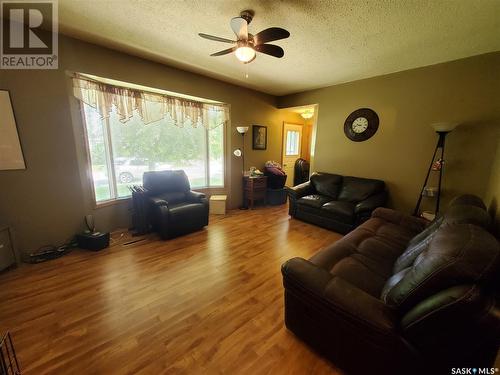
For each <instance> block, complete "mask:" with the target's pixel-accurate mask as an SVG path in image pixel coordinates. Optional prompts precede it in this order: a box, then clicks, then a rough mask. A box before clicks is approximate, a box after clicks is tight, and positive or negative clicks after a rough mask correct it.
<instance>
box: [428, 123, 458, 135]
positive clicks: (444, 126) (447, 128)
mask: <svg viewBox="0 0 500 375" xmlns="http://www.w3.org/2000/svg"><path fill="white" fill-rule="evenodd" d="M431 126H432V127H433V128H434V131H436V132H442V133H447V132H451V131H452V130H453V129H455V128H456V127H457V126H458V124H457V123H456V122H436V123H434V124H431Z"/></svg>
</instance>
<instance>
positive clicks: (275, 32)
mask: <svg viewBox="0 0 500 375" xmlns="http://www.w3.org/2000/svg"><path fill="white" fill-rule="evenodd" d="M289 36H290V33H289V32H288V31H287V30H285V29H282V28H281V27H270V28H269V29H265V30H262V31H261V32H260V33H257V34H256V35H254V37H253V40H254V43H255V45H259V44H264V43H267V42H273V41H275V40H280V39H285V38H288V37H289Z"/></svg>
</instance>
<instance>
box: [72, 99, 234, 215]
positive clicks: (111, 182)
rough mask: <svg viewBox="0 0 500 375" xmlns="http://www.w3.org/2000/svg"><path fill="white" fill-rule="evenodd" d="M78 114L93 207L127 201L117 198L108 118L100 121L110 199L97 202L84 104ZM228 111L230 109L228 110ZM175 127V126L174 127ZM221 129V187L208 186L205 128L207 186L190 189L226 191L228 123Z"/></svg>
mask: <svg viewBox="0 0 500 375" xmlns="http://www.w3.org/2000/svg"><path fill="white" fill-rule="evenodd" d="M79 105H80V113H81V119H82V126H83V130H84V136H85V148H86V155H87V176H88V180H89V183H90V190H91V193H92V199H93V201H94V205H95V207H102V206H107V205H110V204H115V203H119V202H122V201H125V200H129V199H131V198H132V196H131V195H129V196H126V197H119V196H118V187H117V186H116V172H115V168H114V159H113V142H112V139H111V131H110V124H109V117H108V118H105V119H102V121H103V125H104V129H103V138H104V148H105V152H106V169H107V172H108V184H109V190H110V198H109V199H103V200H99V201H98V200H97V197H96V191H95V186H94V176H93V173H92V158H91V155H90V144H89V136H88V131H87V119H86V116H85V108H84V106H85V104H84V103H82V102H80V103H79ZM228 111H230V109H229V108H228ZM174 126H175V125H174ZM219 126H220V127H222V185H212V186H211V185H210V147H209V134H208V133H209V131H210V129H208V128H205V132H206V137H205V157H206V159H205V161H206V168H205V181H207V183H208V186H201V187H192V189H195V190H203V191H210V190H216V191H221V190H225V189H226V180H227V176H226V163H227V160H226V159H227V152H226V126H229V122H228V123H225V124H222V125H219Z"/></svg>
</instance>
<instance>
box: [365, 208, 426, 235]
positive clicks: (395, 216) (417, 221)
mask: <svg viewBox="0 0 500 375" xmlns="http://www.w3.org/2000/svg"><path fill="white" fill-rule="evenodd" d="M372 217H378V218H380V219H383V220H385V221H388V222H390V223H393V224H397V225H401V226H403V227H406V228H408V229H410V230H412V231H415V232H421V231H423V230H424V229H425V227H426V226H427V224H428V222H427V221H426V220H424V219H421V218H419V217H415V216H411V215H407V214H404V213H402V212H399V211H395V210H391V209H390V208H384V207H379V208H376V209H375V210H374V211H373V213H372Z"/></svg>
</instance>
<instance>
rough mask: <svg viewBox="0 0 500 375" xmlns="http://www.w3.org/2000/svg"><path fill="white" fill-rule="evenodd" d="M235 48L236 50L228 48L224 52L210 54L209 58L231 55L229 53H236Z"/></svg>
mask: <svg viewBox="0 0 500 375" xmlns="http://www.w3.org/2000/svg"><path fill="white" fill-rule="evenodd" d="M236 48H238V47H232V48H228V49H225V50H223V51H219V52H215V53H212V54H211V55H210V56H222V55H227V54H228V53H231V52H234V51H236Z"/></svg>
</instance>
